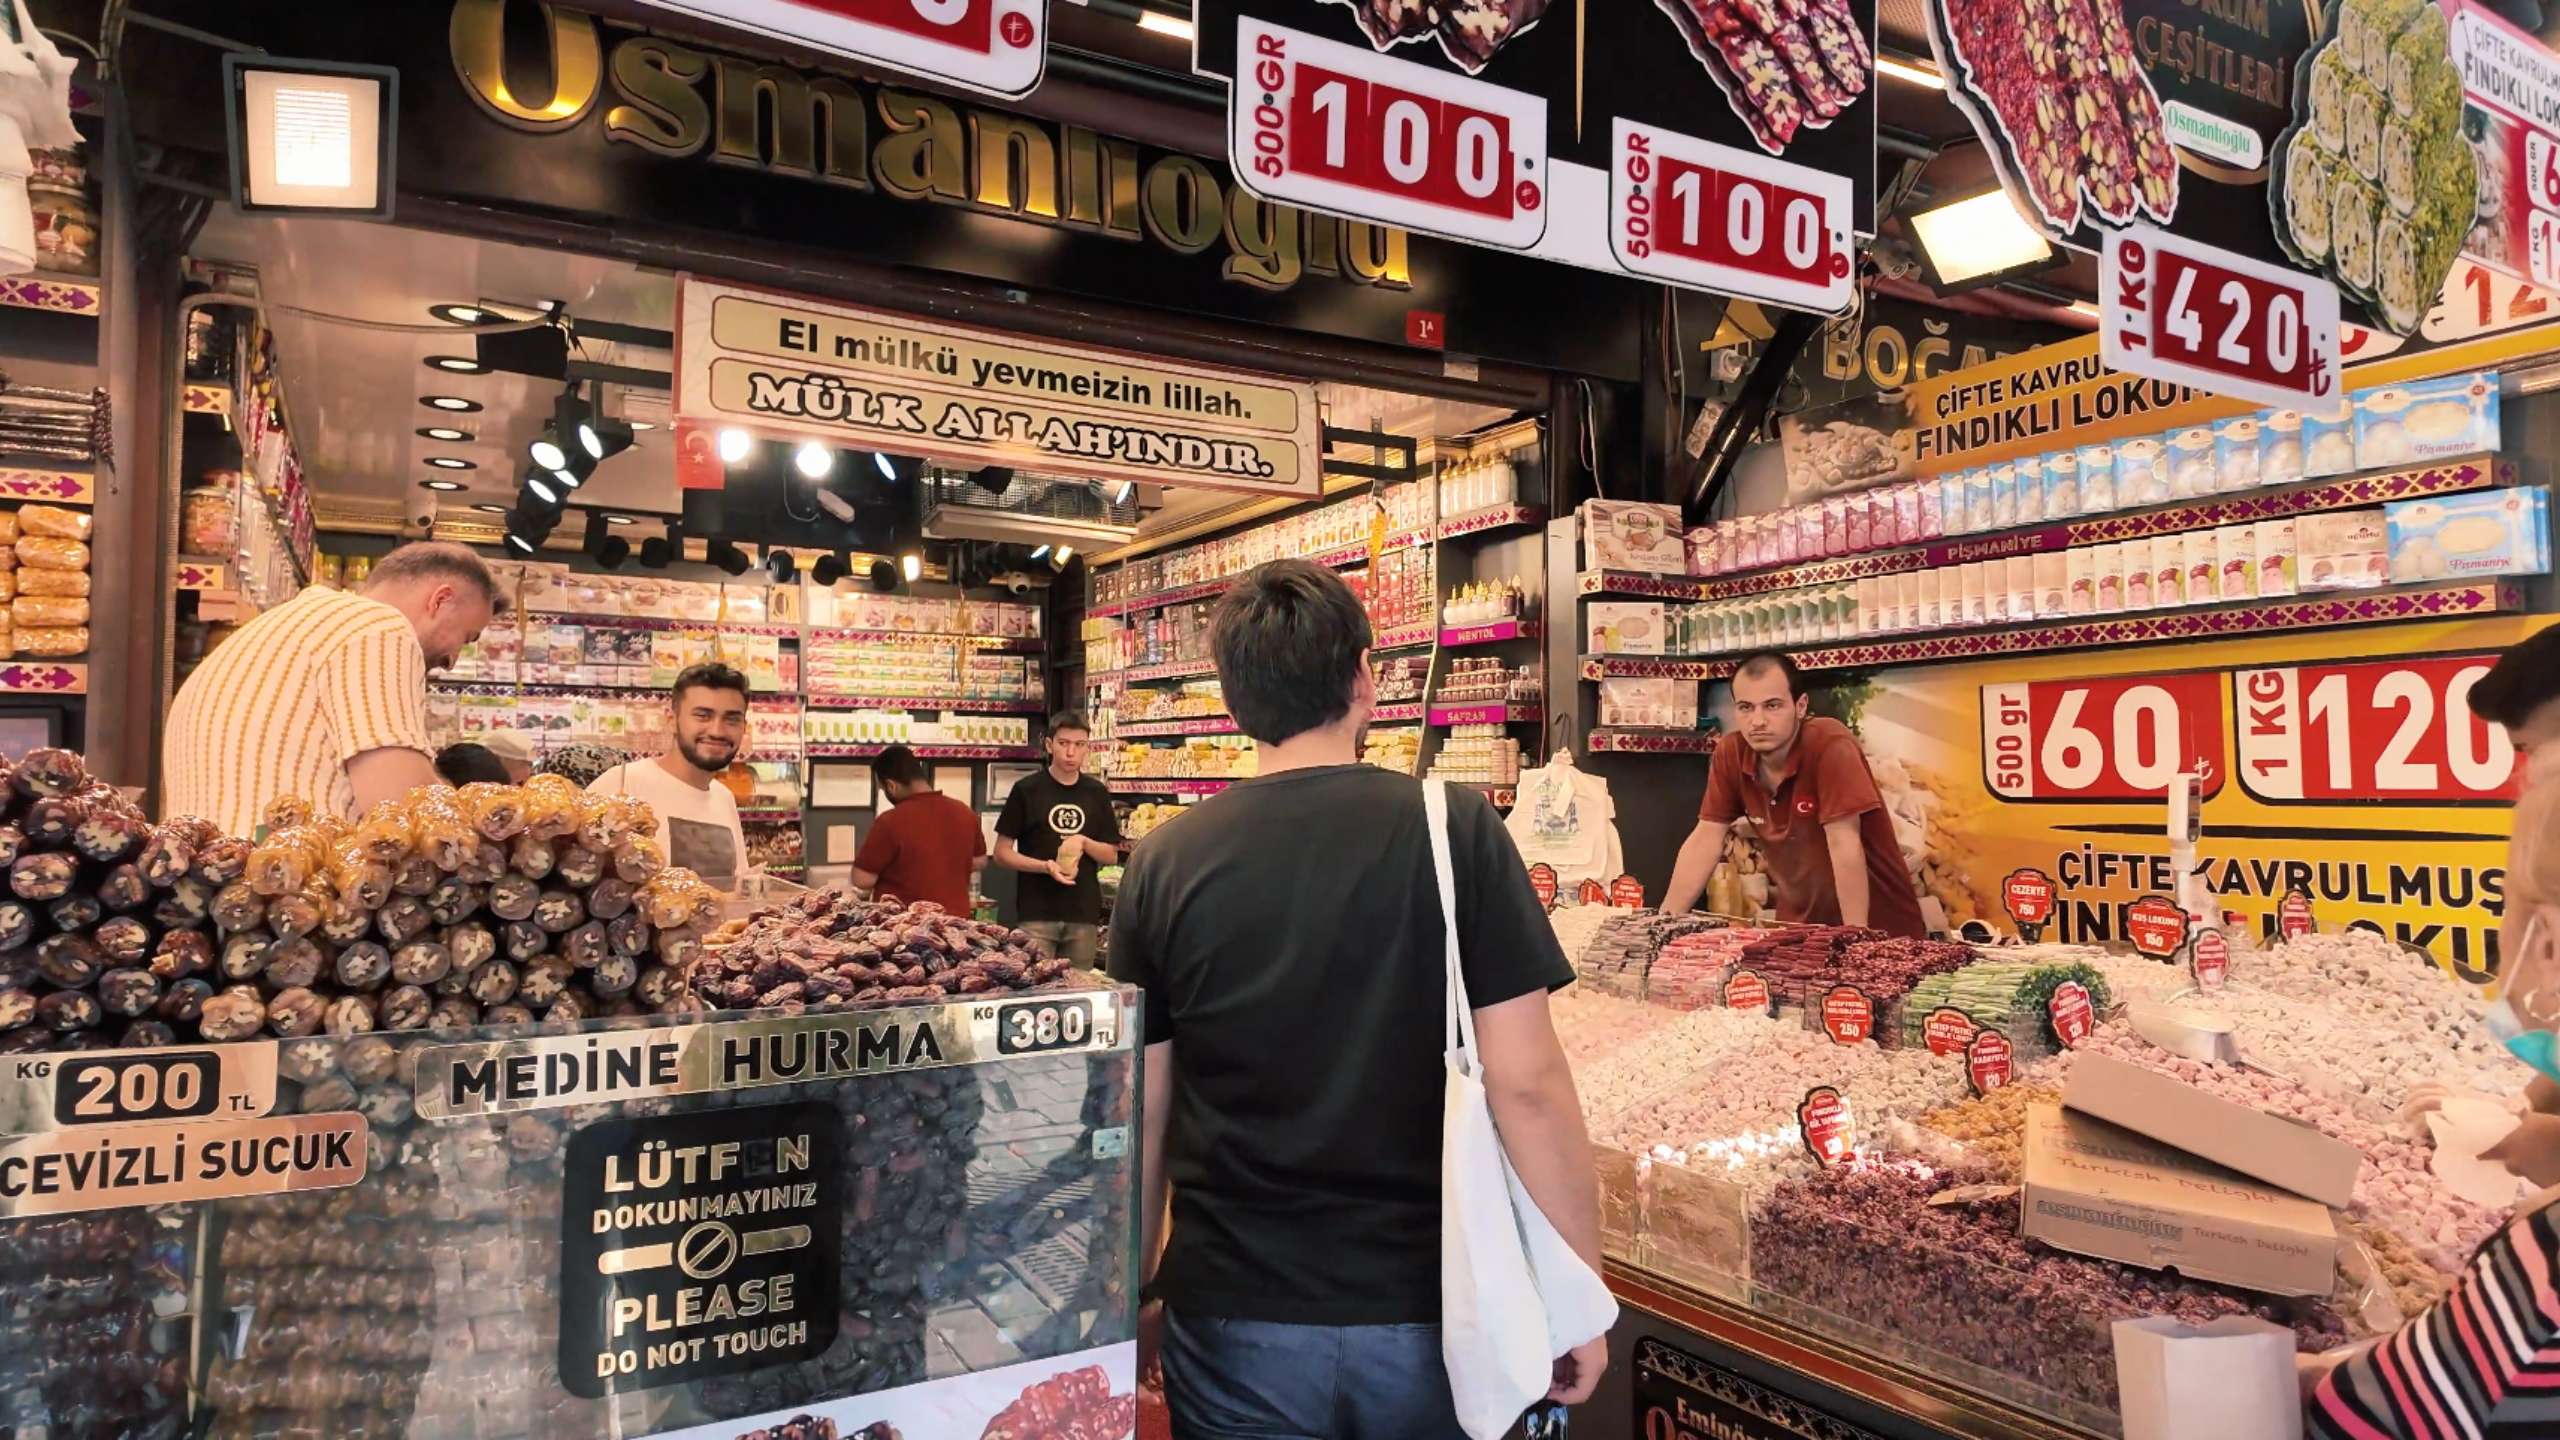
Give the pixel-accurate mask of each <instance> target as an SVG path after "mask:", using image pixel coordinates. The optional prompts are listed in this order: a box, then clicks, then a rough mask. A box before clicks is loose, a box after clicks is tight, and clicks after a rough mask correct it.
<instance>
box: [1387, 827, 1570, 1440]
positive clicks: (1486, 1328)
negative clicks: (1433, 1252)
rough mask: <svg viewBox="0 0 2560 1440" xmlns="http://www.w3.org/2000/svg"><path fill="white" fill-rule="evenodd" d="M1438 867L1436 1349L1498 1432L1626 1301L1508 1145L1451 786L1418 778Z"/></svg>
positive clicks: (1468, 1422)
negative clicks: (1482, 1021) (1443, 1000)
mask: <svg viewBox="0 0 2560 1440" xmlns="http://www.w3.org/2000/svg"><path fill="white" fill-rule="evenodd" d="M1422 795H1423V801H1422V803H1423V810H1424V813H1425V815H1426V816H1428V818H1429V820H1430V827H1431V868H1432V871H1433V873H1434V875H1435V877H1436V878H1437V879H1438V881H1439V886H1440V918H1441V921H1442V923H1443V928H1445V929H1446V930H1447V931H1448V937H1449V938H1448V945H1447V961H1448V971H1449V987H1448V988H1449V1005H1448V1024H1447V1036H1448V1076H1447V1086H1446V1091H1445V1096H1444V1101H1443V1113H1442V1117H1441V1136H1440V1353H1441V1357H1442V1358H1443V1359H1444V1360H1445V1361H1446V1362H1447V1363H1448V1367H1449V1393H1450V1395H1451V1396H1452V1398H1454V1399H1455V1400H1456V1401H1457V1407H1458V1424H1459V1426H1460V1427H1461V1428H1463V1429H1464V1430H1465V1431H1466V1432H1467V1434H1468V1435H1469V1436H1471V1437H1473V1440H1499V1437H1500V1436H1501V1435H1502V1433H1503V1432H1504V1431H1506V1430H1508V1429H1510V1428H1511V1425H1512V1422H1514V1421H1516V1420H1518V1419H1519V1418H1520V1412H1521V1411H1523V1410H1526V1409H1527V1408H1528V1407H1529V1406H1530V1405H1532V1404H1534V1403H1535V1402H1537V1401H1538V1400H1539V1399H1541V1398H1543V1397H1544V1396H1545V1395H1546V1393H1547V1390H1548V1387H1549V1386H1550V1385H1551V1384H1552V1383H1553V1379H1554V1364H1555V1359H1556V1357H1557V1356H1559V1355H1562V1354H1564V1353H1565V1352H1566V1351H1568V1350H1571V1349H1572V1348H1573V1347H1575V1346H1576V1345H1580V1344H1582V1343H1584V1342H1586V1341H1588V1340H1590V1339H1591V1338H1592V1337H1594V1336H1596V1335H1600V1334H1603V1333H1605V1332H1606V1331H1607V1330H1608V1328H1609V1327H1610V1326H1611V1325H1612V1324H1614V1323H1616V1321H1617V1318H1618V1302H1617V1301H1616V1300H1614V1299H1612V1298H1610V1295H1609V1287H1608V1286H1607V1285H1605V1284H1603V1283H1602V1282H1601V1279H1600V1277H1599V1276H1598V1275H1597V1274H1595V1273H1594V1272H1593V1271H1592V1269H1591V1267H1590V1266H1589V1265H1586V1264H1584V1263H1583V1261H1582V1257H1581V1256H1579V1255H1577V1254H1575V1253H1574V1252H1573V1247H1572V1246H1570V1245H1568V1244H1566V1243H1565V1240H1564V1237H1563V1236H1561V1235H1559V1234H1557V1233H1556V1227H1555V1226H1554V1225H1553V1224H1551V1223H1549V1222H1548V1220H1547V1217H1546V1215H1545V1213H1544V1212H1542V1211H1540V1210H1539V1209H1538V1205H1537V1202H1536V1201H1534V1200H1532V1199H1530V1198H1529V1191H1528V1189H1527V1187H1525V1186H1523V1185H1522V1184H1521V1183H1520V1177H1519V1175H1518V1174H1516V1173H1515V1172H1514V1171H1513V1170H1512V1168H1511V1161H1510V1158H1509V1157H1508V1156H1506V1155H1504V1154H1503V1153H1502V1137H1501V1136H1500V1135H1498V1134H1496V1133H1495V1132H1494V1128H1493V1107H1492V1105H1491V1104H1490V1103H1489V1102H1488V1101H1487V1100H1486V1099H1485V1093H1484V1080H1483V1077H1482V1073H1481V1071H1480V1070H1479V1068H1478V1066H1477V1064H1476V1022H1475V1014H1474V1011H1473V1009H1472V1008H1471V1007H1470V1006H1469V1005H1468V1003H1467V980H1466V973H1465V971H1464V970H1463V969H1461V968H1460V966H1459V964H1458V897H1457V888H1456V885H1455V883H1454V882H1453V881H1452V880H1451V878H1450V877H1451V868H1450V864H1449V792H1448V787H1447V785H1446V784H1445V783H1444V782H1441V781H1436V780H1435V781H1430V782H1427V783H1425V784H1424V786H1423V787H1422Z"/></svg>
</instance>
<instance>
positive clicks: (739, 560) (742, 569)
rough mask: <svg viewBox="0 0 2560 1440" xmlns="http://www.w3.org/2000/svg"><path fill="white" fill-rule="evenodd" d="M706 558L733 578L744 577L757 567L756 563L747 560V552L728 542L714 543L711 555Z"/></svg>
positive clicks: (717, 541)
mask: <svg viewBox="0 0 2560 1440" xmlns="http://www.w3.org/2000/svg"><path fill="white" fill-rule="evenodd" d="M704 558H706V559H708V560H709V561H710V562H711V563H712V564H714V565H717V566H719V567H720V569H721V570H722V571H723V572H724V573H726V574H729V575H732V576H736V575H744V574H746V573H747V572H748V571H749V570H751V569H753V568H754V567H755V562H754V561H752V560H749V559H748V558H747V552H746V551H744V550H741V549H739V548H738V547H737V546H736V545H735V544H733V543H732V542H730V541H727V540H714V541H712V542H711V546H710V550H709V553H708V554H707V555H706V556H705V557H704Z"/></svg>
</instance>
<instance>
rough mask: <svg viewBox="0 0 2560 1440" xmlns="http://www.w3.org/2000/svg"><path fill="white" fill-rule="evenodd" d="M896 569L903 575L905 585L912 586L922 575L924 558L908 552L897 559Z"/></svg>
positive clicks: (911, 551) (913, 552)
mask: <svg viewBox="0 0 2560 1440" xmlns="http://www.w3.org/2000/svg"><path fill="white" fill-rule="evenodd" d="M898 569H899V570H900V571H902V572H904V573H905V575H906V577H907V583H908V584H910V585H913V584H914V583H916V579H917V577H919V576H921V575H923V574H924V557H923V556H922V555H919V554H917V553H916V552H915V551H913V550H910V551H908V552H907V553H906V554H904V555H901V556H899V557H898Z"/></svg>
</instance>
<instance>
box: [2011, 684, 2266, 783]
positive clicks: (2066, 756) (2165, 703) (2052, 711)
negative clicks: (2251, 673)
mask: <svg viewBox="0 0 2560 1440" xmlns="http://www.w3.org/2000/svg"><path fill="white" fill-rule="evenodd" d="M1982 765H1983V783H1984V785H1985V786H1987V787H1988V788H1989V789H1990V791H1991V793H1992V794H1994V795H1997V796H1999V797H2000V798H2001V799H2003V800H2158V799H2160V798H2162V797H2163V796H2165V795H2167V794H2168V793H2169V783H2170V782H2171V781H2172V780H2175V779H2176V778H2177V777H2178V776H2179V775H2180V774H2182V773H2184V772H2186V771H2189V770H2193V771H2196V772H2197V773H2199V774H2201V775H2202V776H2203V777H2204V793H2205V794H2207V795H2212V794H2216V793H2218V792H2219V791H2220V790H2221V789H2222V691H2221V686H2220V684H2219V681H2218V677H2216V676H2214V675H2212V674H2209V673H2195V674H2184V675H2131V676H2123V677H2119V678H2109V679H2096V680H2037V681H2032V682H2024V683H2008V684H1999V685H1985V686H1983V687H1982Z"/></svg>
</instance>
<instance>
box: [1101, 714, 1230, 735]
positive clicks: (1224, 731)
mask: <svg viewBox="0 0 2560 1440" xmlns="http://www.w3.org/2000/svg"><path fill="white" fill-rule="evenodd" d="M1237 733H1240V732H1238V731H1237V729H1236V721H1235V717H1234V716H1232V715H1185V716H1183V717H1182V718H1180V719H1178V720H1122V721H1119V722H1117V723H1116V724H1115V725H1114V726H1113V728H1112V735H1113V737H1114V738H1116V739H1124V740H1146V739H1152V738H1156V737H1160V736H1166V735H1234V734H1237Z"/></svg>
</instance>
